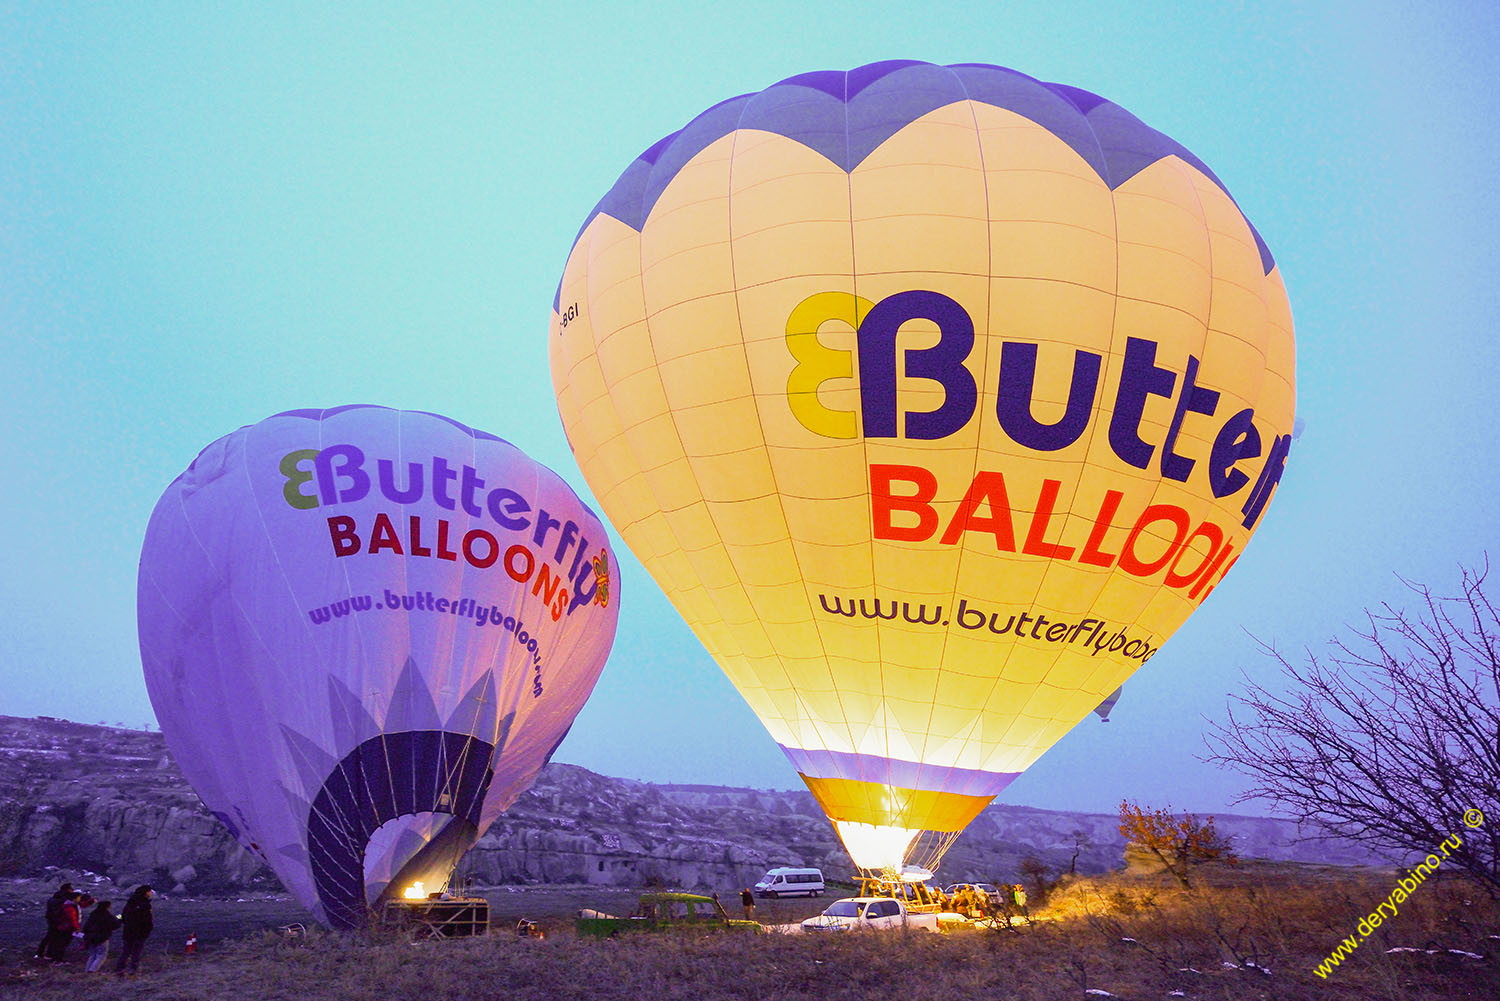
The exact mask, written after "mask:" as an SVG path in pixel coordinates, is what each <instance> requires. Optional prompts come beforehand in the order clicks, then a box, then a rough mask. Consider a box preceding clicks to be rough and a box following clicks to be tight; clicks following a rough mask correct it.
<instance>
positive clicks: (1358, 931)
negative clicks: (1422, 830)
mask: <svg viewBox="0 0 1500 1001" xmlns="http://www.w3.org/2000/svg"><path fill="white" fill-rule="evenodd" d="M1483 823H1484V814H1483V813H1480V812H1479V811H1478V810H1466V811H1464V826H1465V827H1469V828H1475V827H1478V826H1480V825H1481V824H1483ZM1463 843H1464V842H1463V839H1462V838H1460V837H1459V836H1458V835H1457V834H1450V835H1448V837H1446V838H1444V839H1443V843H1442V844H1440V845H1438V846H1437V847H1436V848H1434V849H1433V850H1432V852H1431V854H1429V855H1428V856H1427V857H1426V858H1425V859H1423V860H1422V861H1421V862H1418V863H1417V865H1416V867H1415V868H1413V869H1411V870H1410V871H1409V872H1408V873H1407V874H1406V875H1405V876H1403V877H1402V878H1401V879H1399V880H1397V882H1396V888H1395V889H1394V890H1392V891H1391V895H1390V896H1389V897H1386V898H1385V899H1384V900H1382V901H1381V902H1380V906H1379V907H1377V908H1375V910H1374V911H1372V912H1370V913H1369V914H1367V915H1365V916H1364V917H1362V918H1360V919H1359V925H1358V926H1357V927H1356V928H1355V932H1354V934H1353V935H1351V936H1349V937H1348V938H1346V939H1344V940H1343V941H1342V942H1340V943H1339V945H1338V948H1337V949H1334V950H1333V951H1332V952H1330V953H1329V954H1328V958H1327V959H1325V960H1323V962H1321V963H1319V964H1318V965H1317V966H1315V967H1314V968H1313V972H1314V973H1316V974H1317V975H1318V976H1319V977H1321V978H1322V979H1324V980H1327V979H1328V975H1329V974H1330V973H1332V972H1333V971H1334V970H1335V969H1336V968H1337V967H1338V965H1339V964H1340V963H1342V962H1343V961H1344V960H1346V959H1348V958H1349V956H1350V954H1352V953H1353V952H1354V950H1355V949H1358V948H1359V946H1360V943H1362V942H1365V941H1368V940H1369V937H1370V936H1371V935H1373V934H1374V933H1375V929H1376V928H1379V927H1380V925H1381V924H1382V923H1383V922H1384V921H1386V920H1388V918H1387V916H1386V913H1385V912H1386V911H1387V910H1389V911H1390V915H1389V917H1391V918H1394V917H1395V916H1396V914H1397V910H1396V905H1397V904H1401V903H1405V901H1406V898H1407V897H1409V896H1411V894H1412V891H1413V890H1415V889H1416V888H1417V887H1419V886H1421V885H1422V884H1423V883H1424V882H1425V881H1426V880H1427V877H1428V876H1430V875H1432V874H1433V873H1434V872H1436V871H1437V867H1438V866H1440V865H1442V864H1443V859H1447V858H1452V857H1453V856H1452V854H1451V853H1452V852H1453V851H1456V850H1457V849H1458V848H1460V847H1461V846H1462V845H1463ZM1439 851H1441V852H1442V853H1443V856H1442V858H1439V857H1438V855H1437V853H1438V852H1439Z"/></svg>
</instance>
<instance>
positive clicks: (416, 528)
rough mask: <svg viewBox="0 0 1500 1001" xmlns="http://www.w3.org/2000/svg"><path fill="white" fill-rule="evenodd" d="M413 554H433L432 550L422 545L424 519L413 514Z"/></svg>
mask: <svg viewBox="0 0 1500 1001" xmlns="http://www.w3.org/2000/svg"><path fill="white" fill-rule="evenodd" d="M411 554H412V555H413V556H431V555H432V550H431V549H428V548H427V547H426V546H424V545H422V519H421V518H419V517H417V516H416V515H412V516H411Z"/></svg>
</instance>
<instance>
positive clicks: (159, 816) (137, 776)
mask: <svg viewBox="0 0 1500 1001" xmlns="http://www.w3.org/2000/svg"><path fill="white" fill-rule="evenodd" d="M1117 826H1118V822H1117V821H1116V819H1115V817H1114V816H1113V815H1110V814H1085V813H1067V812H1062V811H1056V810H1038V809H1033V808H1030V807H1022V806H1008V805H993V806H991V807H989V808H988V809H986V810H985V811H984V813H982V814H981V815H980V816H979V818H978V819H977V820H975V821H974V823H973V824H971V825H970V827H969V829H968V830H967V831H965V832H964V834H963V836H962V837H960V838H959V840H958V843H957V845H956V846H955V847H954V848H953V850H952V851H951V852H950V853H949V854H948V856H947V859H946V860H945V861H944V863H943V866H942V870H941V873H940V875H941V878H942V879H943V881H945V882H948V881H959V880H964V879H983V880H992V881H993V880H1005V881H1014V880H1017V879H1019V878H1020V875H1019V865H1020V861H1021V860H1022V859H1023V858H1025V857H1026V856H1036V857H1037V858H1039V859H1041V860H1042V861H1043V862H1045V863H1046V864H1048V865H1049V866H1051V867H1053V868H1054V869H1057V870H1060V871H1067V870H1068V869H1069V868H1070V867H1071V866H1076V869H1077V871H1078V872H1081V873H1095V872H1102V871H1104V870H1106V869H1111V868H1116V867H1118V866H1120V865H1121V864H1122V861H1123V857H1124V848H1125V845H1124V841H1123V839H1121V837H1120V834H1119V831H1118V830H1117ZM1218 826H1219V829H1220V830H1221V831H1222V832H1224V833H1226V834H1228V835H1230V836H1231V837H1233V838H1234V840H1235V846H1236V850H1237V851H1238V852H1239V854H1240V855H1241V856H1243V857H1247V858H1248V857H1264V858H1275V859H1283V860H1296V861H1319V862H1332V863H1350V864H1354V863H1366V862H1372V861H1375V859H1374V858H1373V857H1372V856H1371V855H1370V854H1369V853H1368V852H1367V851H1365V850H1364V849H1362V848H1360V847H1359V846H1357V845H1350V844H1347V843H1339V842H1332V843H1330V842H1317V843H1306V842H1301V843H1299V842H1297V841H1296V833H1297V831H1296V827H1295V825H1293V824H1291V823H1289V822H1286V821H1280V820H1269V819H1264V818H1255V817H1226V816H1220V817H1219V818H1218ZM48 865H51V866H57V867H60V868H64V869H88V870H92V871H93V872H97V873H101V874H106V875H108V876H110V877H112V878H113V879H114V881H115V882H116V883H117V884H127V885H128V884H130V883H133V882H137V881H146V880H148V881H151V882H152V883H154V884H156V885H158V886H160V887H162V888H164V889H169V890H177V891H178V892H181V891H182V890H187V891H190V892H194V893H216V892H217V893H223V892H229V891H237V890H244V889H250V888H263V889H271V888H275V887H276V886H277V882H276V878H275V876H274V875H273V874H272V873H271V872H270V871H269V870H267V869H266V868H265V867H264V866H263V865H261V863H260V862H259V860H257V859H256V858H255V857H254V856H252V855H251V854H249V853H248V852H246V851H245V850H243V849H242V848H240V846H239V845H238V844H236V843H235V841H234V840H233V839H232V838H231V837H230V836H229V833H228V832H227V831H226V830H225V829H224V828H223V827H222V826H221V825H220V824H219V823H218V821H216V820H215V819H214V818H213V817H211V816H210V815H209V813H208V811H207V810H205V809H204V808H203V805H202V804H201V803H199V802H198V798H197V796H195V795H194V794H193V791H192V790H191V789H190V788H189V787H188V785H187V783H186V782H185V781H184V780H183V778H182V776H181V774H180V773H179V772H178V770H177V767H176V765H175V763H174V762H173V761H172V758H171V755H170V754H169V753H168V751H167V748H166V744H165V741H164V740H163V739H162V736H161V734H160V733H154V732H146V731H140V730H126V729H119V728H114V727H107V726H102V725H100V726H89V725H85V724H80V723H70V722H67V721H63V720H55V719H50V718H48V717H40V718H37V719H18V718H14V717H8V716H0V876H6V875H36V874H39V873H40V871H41V870H42V868H43V867H45V866H48ZM775 865H813V866H819V867H820V868H822V869H823V870H824V872H825V874H826V875H828V876H829V877H830V878H834V877H844V878H847V877H848V876H849V875H850V874H851V869H850V865H849V861H848V856H846V855H845V854H844V852H843V849H842V847H841V846H840V845H839V843H838V841H837V839H836V838H835V837H834V833H833V828H832V827H831V826H830V825H829V823H828V821H827V820H826V819H825V818H824V817H823V815H822V813H821V812H820V811H819V810H818V808H817V806H816V805H815V804H814V803H813V800H812V796H811V795H809V794H808V793H807V792H805V791H801V790H798V791H772V790H756V789H737V788H728V787H718V786H686V785H655V784H652V783H647V782H636V781H630V780H627V779H612V778H607V777H605V776H602V775H596V774H594V773H593V772H590V771H587V770H585V769H583V768H579V767H577V766H575V765H564V764H552V765H549V766H548V767H547V768H546V769H545V770H544V771H543V772H542V774H541V776H540V777H539V778H538V779H537V782H536V784H535V785H534V786H533V787H532V788H531V790H530V791H528V792H526V793H525V794H523V795H522V796H521V798H520V799H519V800H517V801H516V803H515V804H514V805H513V806H512V807H511V808H510V809H509V810H507V811H506V813H505V814H504V815H503V816H501V818H500V819H499V820H498V821H496V822H495V824H494V826H492V827H491V828H490V830H489V831H488V832H487V833H486V834H485V836H484V837H483V838H482V839H481V840H480V842H479V843H478V844H477V845H476V846H475V847H474V848H473V849H472V850H471V851H470V852H469V854H468V855H467V856H466V857H465V858H464V860H463V862H462V863H461V864H460V866H459V870H458V874H457V877H458V878H459V879H471V880H473V881H474V882H475V883H478V884H484V885H503V884H519V883H591V884H596V885H609V886H671V887H681V888H694V887H711V888H714V889H723V888H724V887H726V886H743V885H748V884H749V883H750V882H753V881H754V880H755V879H756V878H758V877H759V876H760V875H761V874H762V873H763V872H765V870H766V869H767V868H769V867H771V866H775Z"/></svg>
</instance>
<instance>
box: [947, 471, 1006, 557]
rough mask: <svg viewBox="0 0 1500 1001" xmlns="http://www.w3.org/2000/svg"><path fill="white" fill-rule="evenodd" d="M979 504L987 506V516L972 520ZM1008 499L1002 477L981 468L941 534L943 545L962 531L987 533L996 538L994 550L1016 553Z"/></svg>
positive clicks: (955, 539) (951, 541)
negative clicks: (988, 510)
mask: <svg viewBox="0 0 1500 1001" xmlns="http://www.w3.org/2000/svg"><path fill="white" fill-rule="evenodd" d="M981 502H984V503H988V504H989V506H990V514H989V516H988V517H982V518H981V517H975V514H974V512H975V511H976V510H977V509H978V508H979V505H980V503H981ZM1010 517H1011V516H1010V499H1009V498H1008V497H1007V496H1006V494H1005V477H1004V476H1003V475H1001V474H1000V473H992V472H989V471H987V470H983V469H981V470H980V471H979V472H977V473H975V474H974V479H973V480H972V481H971V482H970V483H969V490H968V492H967V493H965V494H964V499H963V500H962V501H960V502H959V505H958V510H957V511H955V512H954V513H953V520H952V521H950V522H948V527H947V528H946V529H944V531H943V538H942V540H941V541H942V543H943V545H945V546H951V545H953V543H955V542H957V541H958V540H959V538H960V537H961V536H962V535H963V534H964V533H965V532H984V531H987V532H990V533H992V534H993V535H994V536H995V548H996V549H1000V550H1004V551H1005V552H1008V553H1013V552H1015V551H1016V531H1015V529H1014V528H1013V527H1012V526H1011V521H1010Z"/></svg>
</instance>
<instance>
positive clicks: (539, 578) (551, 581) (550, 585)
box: [531, 563, 562, 604]
mask: <svg viewBox="0 0 1500 1001" xmlns="http://www.w3.org/2000/svg"><path fill="white" fill-rule="evenodd" d="M561 581H562V578H561V577H558V576H556V575H554V574H553V573H552V568H551V567H549V566H548V565H547V564H545V563H543V564H542V568H541V570H540V571H539V572H538V573H537V575H536V583H535V584H532V585H531V593H532V594H540V595H542V601H543V602H546V603H547V604H551V602H552V595H553V594H554V593H556V591H557V585H558V583H559V582H561ZM544 589H545V591H546V593H545V594H544V593H543V590H544Z"/></svg>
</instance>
